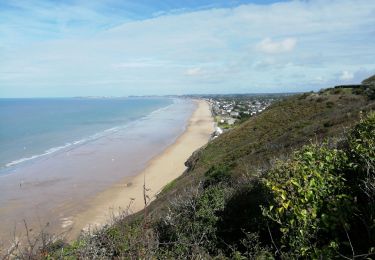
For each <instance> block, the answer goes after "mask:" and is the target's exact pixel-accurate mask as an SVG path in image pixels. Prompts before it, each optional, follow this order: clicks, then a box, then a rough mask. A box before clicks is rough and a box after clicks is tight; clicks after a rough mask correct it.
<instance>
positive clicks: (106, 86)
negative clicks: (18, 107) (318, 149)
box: [0, 0, 375, 96]
mask: <svg viewBox="0 0 375 260" xmlns="http://www.w3.org/2000/svg"><path fill="white" fill-rule="evenodd" d="M78 2H79V1H78ZM78 2H77V3H78ZM30 3H31V1H30ZM30 6H31V7H30V8H32V4H30ZM69 8H70V7H67V10H70V9H69ZM76 8H77V11H76V12H73V14H74V15H73V16H74V17H75V16H76V15H77V14H78V15H77V16H78V17H79V14H82V15H81V16H87V19H85V21H86V22H85V23H84V24H83V25H82V26H81V25H80V26H76V28H71V27H69V24H70V23H69V22H66V23H65V22H62V24H63V25H64V26H66V27H67V28H65V27H64V28H65V29H64V30H61V31H59V32H60V33H59V34H58V37H56V38H54V37H52V38H53V40H52V39H51V38H48V39H45V38H43V39H39V36H40V35H39V34H35V35H34V31H36V30H40V31H41V32H44V30H47V31H50V30H51V27H52V28H53V26H54V25H53V23H51V24H48V26H46V27H43V26H41V25H40V24H41V23H43V21H44V20H48V19H49V18H51V17H53V15H54V13H55V12H58V10H56V9H51V10H48V9H45V10H43V12H38V14H39V15H40V16H41V17H39V19H38V20H37V21H34V19H33V18H32V17H31V18H30V17H24V18H23V17H20V16H19V14H18V16H15V15H13V14H12V13H10V14H9V13H8V14H7V15H6V16H2V19H1V17H0V38H1V41H0V88H1V89H0V96H17V94H19V93H25V95H27V94H29V95H38V96H42V95H44V92H43V91H44V90H46V89H48V90H49V91H50V92H49V93H54V92H55V93H56V95H57V94H59V95H60V93H61V95H65V96H69V95H70V96H76V95H108V94H111V95H127V94H128V95H132V94H168V93H172V94H175V93H177V94H178V93H189V92H190V93H191V92H212V93H215V92H236V91H237V87H238V89H241V91H244V92H266V91H286V90H289V91H303V90H309V89H311V88H318V87H319V88H320V87H328V86H329V85H328V86H327V85H323V84H328V83H327V82H329V83H331V82H330V81H329V80H330V79H333V78H334V80H335V82H336V83H337V82H339V81H340V80H343V79H340V76H343V78H346V79H348V81H346V82H349V81H354V80H357V76H356V75H357V74H356V73H355V72H356V71H357V70H358V69H359V68H363V70H365V71H369V72H375V46H374V44H373V42H375V34H374V29H373V28H374V24H375V15H374V13H375V11H374V10H375V1H373V0H330V1H326V0H316V1H288V2H281V3H277V4H273V5H255V4H249V5H241V6H237V7H234V8H221V9H220V8H216V9H205V10H201V11H194V12H187V13H177V14H175V13H172V14H168V15H162V16H158V17H153V18H150V19H144V20H133V21H131V22H130V21H128V20H123V21H119V20H118V19H119V17H118V16H117V17H116V21H110V22H109V23H110V24H118V26H115V27H110V28H108V27H106V26H104V27H103V28H102V27H101V26H99V27H98V26H97V27H95V30H92V31H95V32H94V33H88V34H89V35H88V34H87V33H86V34H85V33H82V34H81V33H80V32H81V31H82V30H83V29H84V28H86V27H87V26H89V27H90V26H91V23H92V20H100V21H103V22H100V23H99V24H100V25H102V23H104V24H107V20H110V19H111V17H110V16H109V17H108V16H104V17H103V14H102V13H95V12H94V11H92V12H94V13H91V11H90V12H87V10H86V9H85V8H83V9H82V8H81V7H79V6H78V7H76ZM95 10H96V9H95ZM64 13H66V12H62V13H60V14H59V19H60V18H61V20H62V21H65V20H66V19H68V18H69V19H71V17H72V15H68V14H64ZM12 15H13V16H12ZM43 16H44V18H45V19H44V18H43ZM60 16H62V17H60ZM64 16H66V17H65V18H64ZM4 17H5V18H4ZM91 17H93V18H95V19H91ZM97 17H99V18H100V19H96V18H97ZM8 18H9V19H8ZM69 19H68V20H69ZM30 20H32V21H34V23H32V28H34V27H35V30H29V29H30V28H29V27H28V26H27V25H28V23H29V22H30ZM15 21H16V22H17V23H15ZM15 24H16V25H17V26H16V27H15ZM78 24H80V23H78ZM21 25H24V26H23V27H22V26H21ZM22 28H26V29H23V30H22ZM16 29H19V30H16ZM24 31H27V32H28V33H29V34H33V35H32V36H35V37H32V40H30V39H29V36H30V35H26V34H24ZM66 31H68V32H69V33H67V34H66V35H64V32H66ZM14 32H19V33H18V34H17V37H15V36H12V35H11V34H13V33H14ZM7 33H10V34H9V35H8V34H7ZM7 35H8V36H7ZM41 35H44V34H43V33H41ZM77 35H79V36H77ZM23 37H25V38H23ZM262 39H263V40H262ZM297 39H298V43H297ZM20 43H23V44H20ZM297 44H298V48H297V47H296V46H297ZM249 46H251V48H249ZM254 46H255V48H254ZM264 54H267V55H264ZM276 54H280V55H276ZM281 54H285V55H281ZM286 54H287V55H286ZM27 68H33V71H31V70H29V69H27ZM343 68H345V70H346V71H347V72H348V73H347V74H346V75H344V74H342V73H341V72H342V70H343ZM350 72H351V73H352V74H353V73H354V76H352V77H354V78H352V79H349V77H350ZM300 74H303V75H306V76H305V77H303V78H297V77H294V76H293V75H300ZM358 75H359V74H358ZM318 77H321V78H322V79H324V80H322V81H324V82H322V83H321V85H319V84H320V83H316V84H315V82H320V81H319V80H315V79H317V78H318ZM88 82H90V84H88ZM332 82H333V81H332ZM335 82H333V84H335ZM91 83H92V84H91ZM93 85H95V87H93ZM25 86H27V88H28V89H30V91H29V93H27V91H25V88H26V87H25ZM283 87H284V88H283ZM33 89H34V90H35V91H33ZM40 89H41V91H39V90H40ZM37 90H38V91H39V92H38V91H37ZM109 90H110V91H111V93H107V92H108V91H109Z"/></svg>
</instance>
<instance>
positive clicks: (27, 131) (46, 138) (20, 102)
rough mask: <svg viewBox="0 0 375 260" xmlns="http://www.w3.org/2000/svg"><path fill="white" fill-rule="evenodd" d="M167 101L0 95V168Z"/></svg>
mask: <svg viewBox="0 0 375 260" xmlns="http://www.w3.org/2000/svg"><path fill="white" fill-rule="evenodd" d="M172 103H173V100H172V99H168V98H118V99H90V98H59V99H57V98H56V99H0V147H1V149H0V173H1V172H4V171H6V170H7V169H9V168H12V167H14V166H16V165H20V164H22V163H27V162H31V161H33V160H35V159H37V158H40V157H43V156H45V155H48V154H52V153H54V152H57V151H59V150H62V149H68V148H69V147H74V146H77V145H81V144H84V143H86V142H89V141H90V140H95V139H98V138H100V137H102V136H105V135H108V134H110V133H113V132H116V131H118V130H120V129H123V128H126V127H127V125H128V124H129V123H130V122H132V121H136V120H138V119H140V118H142V117H145V116H147V115H149V114H150V113H152V112H153V111H156V110H158V109H161V108H163V107H167V106H168V105H170V104H172Z"/></svg>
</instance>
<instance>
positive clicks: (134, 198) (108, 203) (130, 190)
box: [67, 100, 215, 240]
mask: <svg viewBox="0 0 375 260" xmlns="http://www.w3.org/2000/svg"><path fill="white" fill-rule="evenodd" d="M193 102H195V103H196V105H197V107H196V109H195V111H194V112H193V114H192V115H191V117H190V118H189V122H188V124H187V126H186V129H185V131H184V132H183V133H182V134H181V135H180V136H179V137H178V138H177V139H176V140H175V142H174V143H172V144H171V145H169V146H168V147H167V148H166V149H164V150H163V151H162V152H161V153H159V154H158V155H156V156H155V157H154V158H152V159H151V160H150V161H149V162H148V163H147V165H146V167H145V169H143V170H142V171H140V172H139V173H138V174H136V175H135V176H132V177H125V178H123V179H121V180H120V181H119V182H117V183H116V184H114V185H112V186H111V187H109V188H108V189H106V190H105V191H103V192H101V193H99V194H98V195H96V196H95V197H94V198H93V199H91V200H90V201H89V203H88V208H87V210H84V211H83V212H81V213H79V214H77V215H76V216H74V218H73V220H71V219H69V220H67V225H69V226H70V224H71V223H70V222H73V225H72V226H71V231H70V232H69V234H68V237H67V238H68V239H69V240H71V239H74V238H76V237H77V236H78V235H79V233H80V232H81V231H82V230H87V229H89V228H93V227H100V226H103V225H105V224H108V223H109V221H110V218H111V217H113V216H116V215H119V214H121V212H122V211H123V210H125V209H126V208H127V207H128V205H130V204H131V206H130V208H129V210H130V212H131V213H136V212H138V211H140V210H142V209H143V208H144V198H143V185H144V183H145V184H146V189H147V195H148V197H149V198H150V201H149V202H151V201H152V200H154V199H155V196H156V195H157V194H158V193H159V192H160V191H161V190H162V189H163V188H164V187H165V186H166V185H167V184H168V183H170V182H171V181H173V180H174V179H176V178H178V177H179V176H180V175H182V174H183V172H184V171H185V170H186V166H185V162H186V160H187V159H188V158H189V157H190V156H191V154H192V153H193V152H194V151H196V150H197V149H199V148H200V147H202V146H204V145H205V144H207V142H208V141H209V139H210V136H211V134H212V133H213V132H214V129H215V128H214V120H213V118H212V114H211V110H210V105H209V104H208V102H207V101H204V100H194V101H193Z"/></svg>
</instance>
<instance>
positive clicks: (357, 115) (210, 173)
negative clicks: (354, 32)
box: [36, 83, 375, 259]
mask: <svg viewBox="0 0 375 260" xmlns="http://www.w3.org/2000/svg"><path fill="white" fill-rule="evenodd" d="M366 84H367V83H366ZM365 90H366V89H364V90H363V91H358V89H352V88H331V89H326V90H322V91H320V92H318V93H313V92H311V93H305V94H301V95H295V96H292V97H287V98H285V99H283V100H282V101H279V102H277V103H275V104H273V105H271V106H270V107H269V108H268V109H267V110H265V111H264V112H263V113H261V114H259V115H257V116H255V117H252V118H250V119H249V120H247V121H246V122H244V123H242V124H241V125H239V126H238V127H236V128H234V129H232V130H231V131H229V132H227V133H224V134H223V135H221V136H220V137H218V138H216V139H214V140H212V141H211V142H209V144H207V146H206V147H203V148H202V149H200V150H199V151H197V152H195V153H194V154H193V155H192V156H191V157H190V158H189V160H188V161H187V162H186V165H187V166H188V170H187V171H186V172H185V173H184V174H183V175H182V176H181V177H180V178H178V179H177V180H175V181H173V182H172V183H170V184H169V185H167V186H166V187H165V188H164V190H163V191H162V192H161V193H160V194H159V195H158V197H157V199H156V200H155V201H153V202H152V203H151V204H150V205H149V206H148V207H147V209H146V210H145V211H143V212H140V213H138V214H135V215H132V216H130V217H126V216H125V217H123V218H120V219H116V220H115V221H114V223H113V224H112V225H110V226H107V227H105V228H103V229H101V230H98V231H95V232H94V233H90V234H84V235H82V237H81V238H79V239H78V240H77V241H76V242H74V243H73V244H70V245H68V244H65V243H64V242H62V241H58V242H54V243H52V244H48V245H45V246H44V247H43V248H42V252H43V254H44V255H48V256H49V257H52V258H59V257H62V258H72V259H75V258H76V257H78V258H95V257H96V258H107V257H115V258H116V257H119V258H127V259H138V258H145V259H150V258H158V259H170V258H179V259H185V258H194V259H195V258H197V259H202V258H205V259H207V258H214V257H219V258H220V259H225V258H234V259H249V258H250V259H255V258H259V259H274V258H282V259H290V258H297V257H303V258H321V257H323V258H333V257H342V258H345V257H346V258H349V259H352V258H354V257H357V256H358V257H357V258H359V259H360V258H364V257H369V256H372V253H373V252H374V251H375V249H374V248H372V247H373V246H374V247H375V240H374V239H375V227H374V226H375V223H372V221H373V219H374V216H375V211H374V208H375V203H374V201H373V198H374V195H375V181H374V179H375V174H374V158H375V155H374V150H375V145H374V142H375V141H374V137H375V130H374V129H375V115H374V114H373V113H372V114H371V111H374V110H375V101H374V100H373V99H372V96H371V95H368V93H369V92H366V91H365ZM367 115H368V116H367ZM146 186H147V184H146ZM365 233H366V234H367V235H363V234H365ZM372 250H373V251H372ZM40 256H41V255H36V257H37V258H38V257H40Z"/></svg>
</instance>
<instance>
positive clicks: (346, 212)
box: [263, 113, 375, 258]
mask: <svg viewBox="0 0 375 260" xmlns="http://www.w3.org/2000/svg"><path fill="white" fill-rule="evenodd" d="M341 147H342V148H341V149H338V148H334V147H330V146H329V145H328V144H327V143H324V144H323V145H310V146H305V147H303V148H302V149H301V150H300V151H298V152H296V153H295V154H294V156H293V157H292V158H291V159H290V160H288V161H286V162H278V163H277V164H276V166H275V167H274V168H273V169H272V170H270V171H269V172H268V173H267V175H266V178H265V183H266V185H267V187H269V188H270V189H271V190H272V192H273V196H274V202H273V203H271V205H270V206H269V207H263V214H264V215H265V216H266V217H268V218H269V219H270V220H272V221H274V222H275V223H277V224H278V225H279V229H280V231H281V233H282V237H281V239H280V241H279V243H280V244H281V247H280V248H281V250H282V252H284V253H285V252H286V253H287V254H288V256H289V257H293V258H294V257H300V256H303V257H308V258H321V257H324V258H332V257H334V256H336V255H338V254H341V255H342V254H346V255H350V254H351V255H352V257H354V256H355V252H358V251H360V252H361V255H364V256H367V254H371V250H373V249H372V247H373V246H374V244H375V224H374V216H375V196H374V195H375V181H374V180H375V174H374V166H375V164H374V162H375V113H371V114H370V115H369V116H368V117H367V118H365V119H362V120H361V121H360V123H359V124H357V125H356V126H355V127H354V128H353V129H352V130H351V132H350V133H349V135H348V137H347V139H345V140H344V142H343V144H341ZM273 232H274V230H273ZM366 234H367V235H366Z"/></svg>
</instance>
